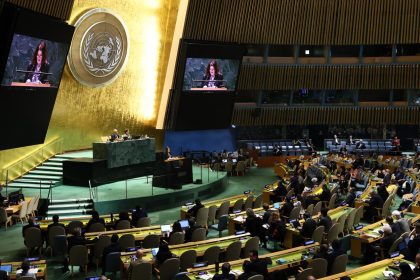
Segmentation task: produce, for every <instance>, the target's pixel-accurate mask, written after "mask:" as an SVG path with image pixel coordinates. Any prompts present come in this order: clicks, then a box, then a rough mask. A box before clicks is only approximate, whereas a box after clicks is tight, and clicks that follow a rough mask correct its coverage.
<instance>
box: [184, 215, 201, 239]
mask: <svg viewBox="0 0 420 280" xmlns="http://www.w3.org/2000/svg"><path fill="white" fill-rule="evenodd" d="M188 224H189V226H190V227H189V228H188V229H187V230H186V231H185V242H186V243H187V242H191V237H192V234H193V232H194V230H196V229H198V228H202V226H200V225H197V224H196V223H195V219H194V218H190V219H189V220H188Z"/></svg>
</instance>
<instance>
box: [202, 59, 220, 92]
mask: <svg viewBox="0 0 420 280" xmlns="http://www.w3.org/2000/svg"><path fill="white" fill-rule="evenodd" d="M202 80H203V82H202V83H201V86H202V87H203V88H220V87H223V75H222V74H221V73H220V72H219V66H218V65H217V62H216V60H212V61H210V63H209V64H208V65H207V68H206V73H205V74H204V76H203V78H202Z"/></svg>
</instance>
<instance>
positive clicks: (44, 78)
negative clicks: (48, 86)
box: [24, 64, 50, 84]
mask: <svg viewBox="0 0 420 280" xmlns="http://www.w3.org/2000/svg"><path fill="white" fill-rule="evenodd" d="M35 69H36V65H32V64H29V66H28V68H27V69H26V70H27V71H35ZM49 70H50V65H48V64H43V65H41V69H40V71H41V72H44V73H48V71H49ZM33 75H34V73H27V74H26V75H25V81H24V82H26V81H27V80H28V79H29V80H32V76H33ZM39 81H40V82H41V83H43V84H45V83H46V82H47V81H48V75H46V74H41V75H40V77H39Z"/></svg>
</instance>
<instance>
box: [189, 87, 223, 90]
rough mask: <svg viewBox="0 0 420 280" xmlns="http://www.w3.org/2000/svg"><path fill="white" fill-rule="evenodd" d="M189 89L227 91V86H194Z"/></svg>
mask: <svg viewBox="0 0 420 280" xmlns="http://www.w3.org/2000/svg"><path fill="white" fill-rule="evenodd" d="M191 91H227V88H225V87H220V88H217V87H216V88H212V87H206V88H203V87H199V88H196V87H193V88H191Z"/></svg>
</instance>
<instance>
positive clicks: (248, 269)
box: [238, 260, 257, 280]
mask: <svg viewBox="0 0 420 280" xmlns="http://www.w3.org/2000/svg"><path fill="white" fill-rule="evenodd" d="M242 270H243V273H242V274H241V275H239V277H238V280H248V279H249V278H250V277H251V276H254V275H256V274H257V273H255V272H254V271H253V270H252V264H251V262H250V261H248V260H246V261H244V263H243V264H242Z"/></svg>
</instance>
